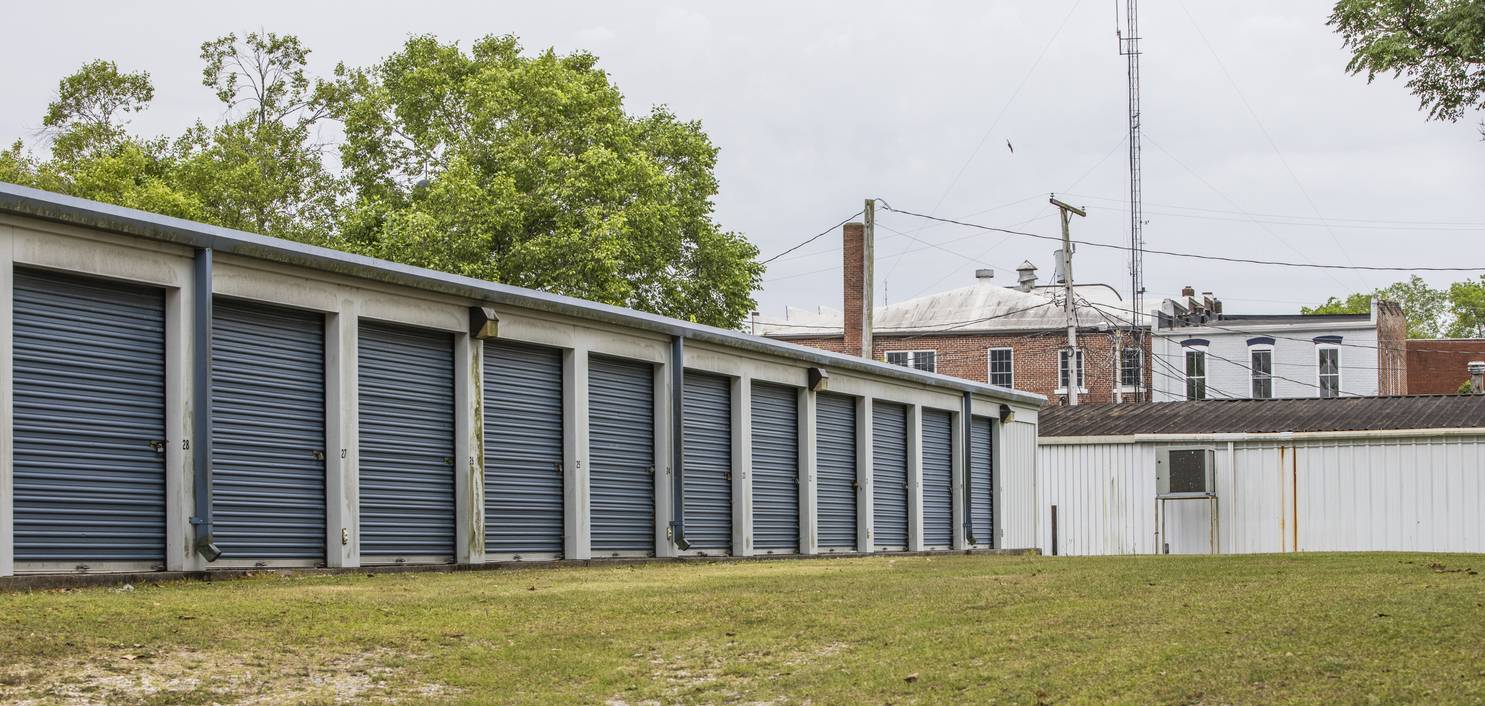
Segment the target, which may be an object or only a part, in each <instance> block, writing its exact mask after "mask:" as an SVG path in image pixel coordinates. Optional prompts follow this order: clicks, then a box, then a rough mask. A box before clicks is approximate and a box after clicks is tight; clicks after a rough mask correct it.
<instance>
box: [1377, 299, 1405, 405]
mask: <svg viewBox="0 0 1485 706" xmlns="http://www.w3.org/2000/svg"><path fill="white" fill-rule="evenodd" d="M1407 341H1408V319H1407V316H1405V315H1404V314H1403V310H1402V306H1401V305H1399V304H1398V303H1396V302H1389V301H1378V302H1377V394H1379V395H1405V394H1407V393H1408V356H1407Z"/></svg>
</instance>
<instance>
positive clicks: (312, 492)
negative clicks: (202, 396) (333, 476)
mask: <svg viewBox="0 0 1485 706" xmlns="http://www.w3.org/2000/svg"><path fill="white" fill-rule="evenodd" d="M211 370H212V372H211V375H212V378H211V383H212V388H211V400H212V401H211V411H212V436H211V444H212V446H211V454H212V500H211V503H212V522H213V532H212V535H213V537H214V538H215V539H216V543H217V546H218V547H220V548H221V549H222V558H223V559H303V560H309V559H315V560H323V559H324V558H325V320H324V316H323V315H321V314H316V313H310V312H302V311H295V310H292V309H282V308H278V307H271V306H264V305H260V304H249V303H246V302H239V301H233V300H224V299H218V300H216V301H215V302H214V303H213V304H212V337H211Z"/></svg>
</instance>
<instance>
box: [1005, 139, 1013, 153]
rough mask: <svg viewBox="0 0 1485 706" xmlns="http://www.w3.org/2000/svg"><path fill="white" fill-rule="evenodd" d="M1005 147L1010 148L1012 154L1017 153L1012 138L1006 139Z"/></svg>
mask: <svg viewBox="0 0 1485 706" xmlns="http://www.w3.org/2000/svg"><path fill="white" fill-rule="evenodd" d="M1005 148H1006V149H1008V150H1010V151H1011V154H1015V153H1016V148H1015V147H1012V146H1011V141H1010V140H1006V141H1005Z"/></svg>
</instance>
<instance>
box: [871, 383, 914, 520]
mask: <svg viewBox="0 0 1485 706" xmlns="http://www.w3.org/2000/svg"><path fill="white" fill-rule="evenodd" d="M871 425H872V439H871V453H872V469H871V473H872V477H871V482H872V493H871V500H872V526H873V530H872V537H873V539H874V540H875V544H876V546H878V547H881V548H883V549H906V548H907V546H908V487H907V485H908V468H907V407H904V406H903V405H900V404H892V403H890V402H872V405H871Z"/></svg>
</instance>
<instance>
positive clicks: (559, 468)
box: [552, 461, 562, 475]
mask: <svg viewBox="0 0 1485 706" xmlns="http://www.w3.org/2000/svg"><path fill="white" fill-rule="evenodd" d="M552 470H553V471H556V472H557V475H561V474H562V462H561V461H553V462H552Z"/></svg>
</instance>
